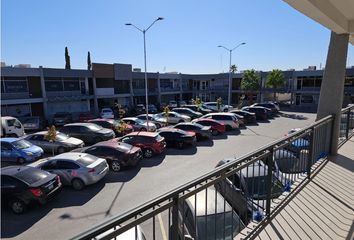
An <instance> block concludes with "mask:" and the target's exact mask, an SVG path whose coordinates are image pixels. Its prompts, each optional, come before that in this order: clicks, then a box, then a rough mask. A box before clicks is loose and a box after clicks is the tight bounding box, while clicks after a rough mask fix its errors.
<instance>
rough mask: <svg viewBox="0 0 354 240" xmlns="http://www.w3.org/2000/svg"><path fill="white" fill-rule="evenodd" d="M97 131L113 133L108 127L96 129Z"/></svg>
mask: <svg viewBox="0 0 354 240" xmlns="http://www.w3.org/2000/svg"><path fill="white" fill-rule="evenodd" d="M97 133H102V134H110V133H113V130H111V129H108V128H102V129H101V130H99V131H97Z"/></svg>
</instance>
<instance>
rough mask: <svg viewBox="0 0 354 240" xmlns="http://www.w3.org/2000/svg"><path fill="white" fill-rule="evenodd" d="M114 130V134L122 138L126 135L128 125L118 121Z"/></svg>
mask: <svg viewBox="0 0 354 240" xmlns="http://www.w3.org/2000/svg"><path fill="white" fill-rule="evenodd" d="M114 128H115V129H116V132H117V133H118V135H119V136H123V135H125V134H126V133H127V130H128V124H127V123H125V122H123V121H122V120H120V121H119V122H118V123H117V124H116V125H115V126H114Z"/></svg>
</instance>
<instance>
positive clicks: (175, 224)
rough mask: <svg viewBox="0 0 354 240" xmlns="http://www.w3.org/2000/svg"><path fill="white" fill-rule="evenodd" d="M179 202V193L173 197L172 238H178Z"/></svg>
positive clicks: (176, 239)
mask: <svg viewBox="0 0 354 240" xmlns="http://www.w3.org/2000/svg"><path fill="white" fill-rule="evenodd" d="M178 204H179V198H178V195H177V196H175V197H174V198H173V207H172V226H171V233H170V237H171V240H178Z"/></svg>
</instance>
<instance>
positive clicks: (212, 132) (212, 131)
mask: <svg viewBox="0 0 354 240" xmlns="http://www.w3.org/2000/svg"><path fill="white" fill-rule="evenodd" d="M211 134H212V135H213V136H216V135H218V134H219V132H218V130H216V129H213V130H211Z"/></svg>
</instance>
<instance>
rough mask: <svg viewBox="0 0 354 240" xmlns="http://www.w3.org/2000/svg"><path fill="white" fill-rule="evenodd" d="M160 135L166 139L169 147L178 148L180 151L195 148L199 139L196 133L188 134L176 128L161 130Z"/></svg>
mask: <svg viewBox="0 0 354 240" xmlns="http://www.w3.org/2000/svg"><path fill="white" fill-rule="evenodd" d="M158 133H159V134H160V136H161V137H164V138H165V141H166V145H167V147H178V148H180V149H182V148H184V147H186V146H194V145H195V143H196V141H197V137H196V135H195V133H194V132H186V131H183V130H180V129H175V128H160V129H159V130H158Z"/></svg>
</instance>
